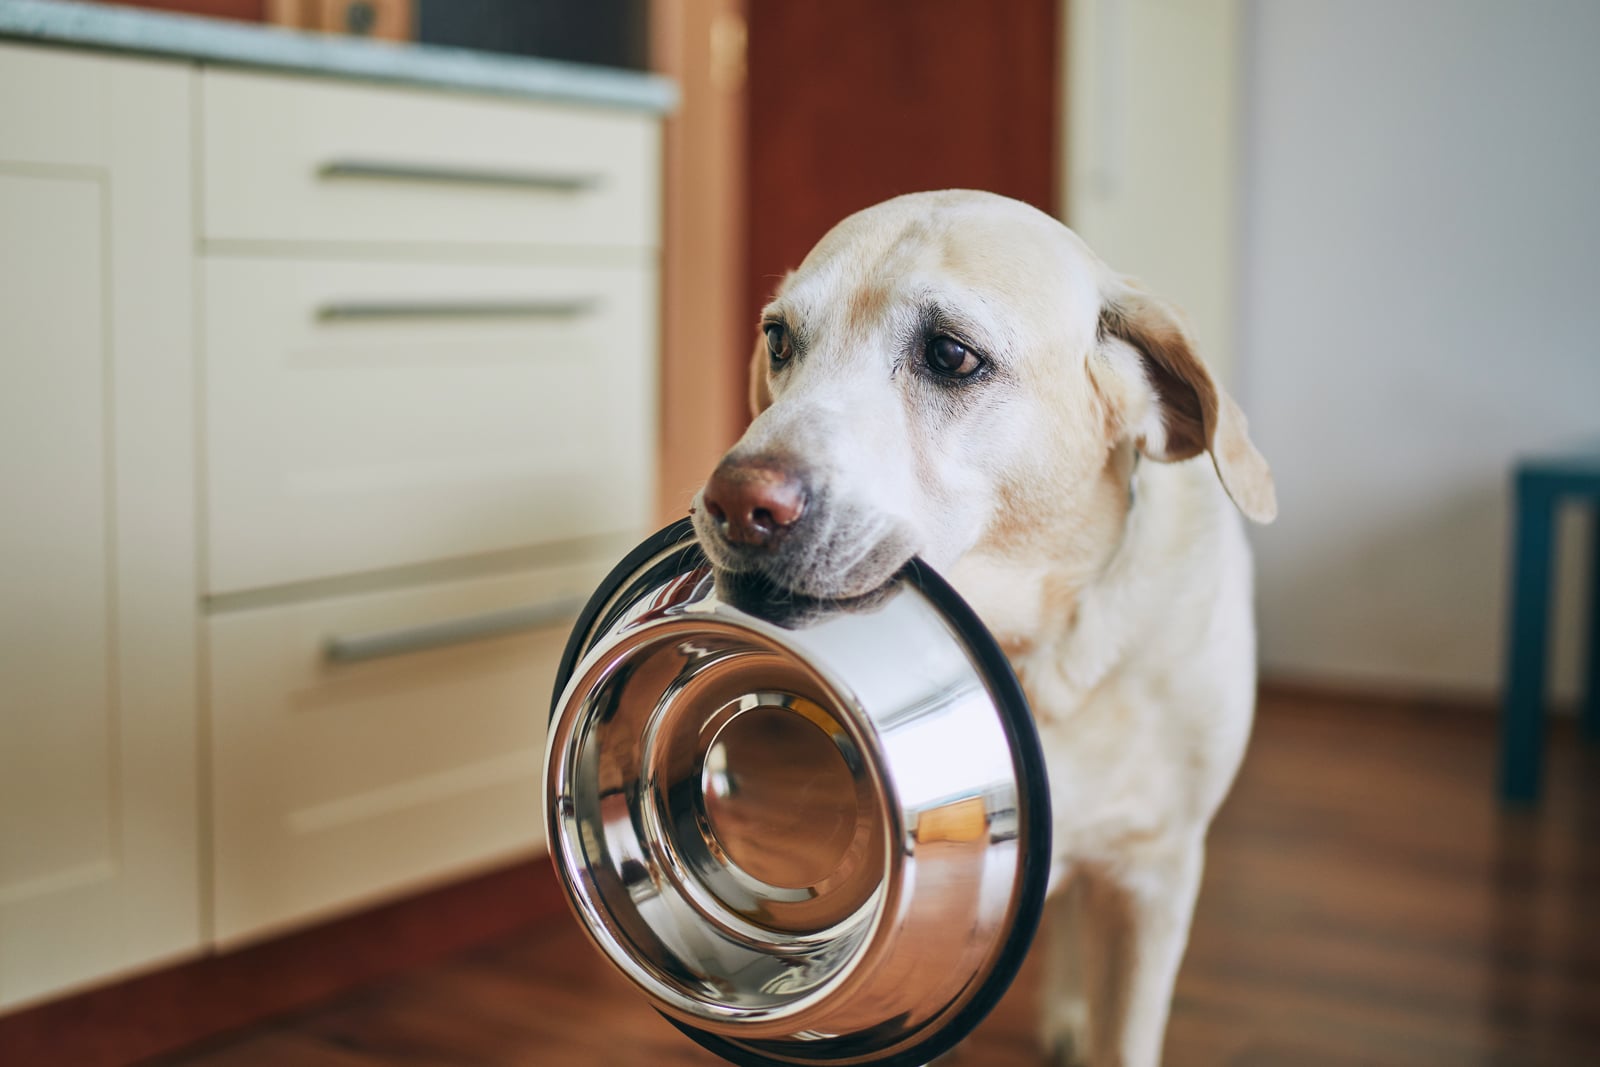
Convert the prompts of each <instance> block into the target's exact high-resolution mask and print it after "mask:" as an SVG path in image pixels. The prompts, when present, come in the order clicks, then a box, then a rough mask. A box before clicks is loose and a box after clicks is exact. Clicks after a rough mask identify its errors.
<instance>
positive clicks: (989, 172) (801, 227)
mask: <svg viewBox="0 0 1600 1067" xmlns="http://www.w3.org/2000/svg"><path fill="white" fill-rule="evenodd" d="M1060 2H1061V0H1003V2H996V0H870V2H862V0H806V2H805V3H754V4H751V5H750V9H749V22H750V28H749V41H750V44H749V72H750V81H749V161H750V163H749V174H750V181H749V194H748V195H749V208H748V214H749V219H750V224H749V264H748V267H749V269H748V271H747V277H748V278H749V290H748V293H747V299H746V308H747V312H748V322H749V323H750V330H749V336H750V338H751V340H752V342H753V340H754V337H755V321H756V318H755V316H756V314H757V313H758V311H759V309H760V307H761V306H762V304H764V303H765V302H766V301H767V299H768V298H769V297H770V296H771V294H772V291H773V288H774V287H775V286H776V284H777V281H778V279H779V278H780V277H781V276H782V274H783V272H784V271H786V270H788V269H789V268H791V267H794V266H796V265H797V264H798V263H799V262H800V260H801V259H802V258H803V257H804V256H805V254H806V252H807V251H809V250H810V248H811V246H812V245H813V244H815V243H816V241H817V239H818V238H819V237H821V236H822V235H823V233H825V232H826V231H827V230H828V229H829V227H831V226H832V225H833V224H834V223H836V222H838V221H839V220H840V219H842V218H843V217H844V216H846V215H848V214H850V213H851V212H853V211H856V210H859V209H860V208H864V207H867V206H869V205H871V204H874V203H876V202H878V201H880V200H884V199H887V198H888V197H891V196H896V195H898V194H900V193H909V192H916V191H919V190H924V189H946V188H971V189H987V190H990V191H991V192H996V193H1002V194H1004V195H1006V196H1013V197H1016V198H1018V199H1020V200H1025V201H1027V202H1029V203H1031V204H1034V205H1035V206H1037V207H1040V208H1042V209H1044V210H1046V211H1050V210H1052V209H1053V208H1054V206H1055V203H1054V202H1055V195H1056V189H1057V182H1056V177H1055V171H1056V160H1057V151H1056V141H1057V120H1056V114H1057V102H1058V98H1059V96H1060V90H1059V81H1058V77H1057V47H1058V42H1059V38H1058V31H1057V25H1058V23H1057V20H1058V18H1059V8H1060ZM745 354H746V355H748V350H746V352H745ZM739 373H740V374H742V373H743V369H742V368H740V370H739Z"/></svg>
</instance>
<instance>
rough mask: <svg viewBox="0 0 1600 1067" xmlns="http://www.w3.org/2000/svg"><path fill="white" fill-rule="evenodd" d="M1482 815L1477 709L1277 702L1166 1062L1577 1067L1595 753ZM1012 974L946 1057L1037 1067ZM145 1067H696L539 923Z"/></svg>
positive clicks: (1484, 774)
mask: <svg viewBox="0 0 1600 1067" xmlns="http://www.w3.org/2000/svg"><path fill="white" fill-rule="evenodd" d="M1552 748H1553V752H1552V761H1551V767H1550V773H1549V782H1548V788H1547V794H1546V797H1545V802H1544V804H1543V806H1542V807H1541V809H1540V810H1539V811H1537V812H1521V813H1512V814H1503V813H1501V812H1500V811H1499V810H1497V808H1496V806H1495V804H1494V803H1493V798H1492V795H1491V788H1490V786H1491V783H1492V781H1493V770H1494V723H1493V719H1492V718H1491V717H1489V716H1482V715H1474V714H1472V713H1469V712H1461V711H1452V710H1443V709H1430V708H1427V707H1418V706H1410V705H1397V704H1392V703H1390V704H1375V703H1370V702H1363V701H1357V700H1352V699H1344V698H1336V697H1318V696H1313V695H1304V694H1302V695H1295V694H1292V693H1278V694H1276V695H1272V696H1269V697H1268V698H1266V699H1264V701H1263V705H1262V714H1261V717H1260V721H1259V724H1258V727H1257V731H1256V736H1255V739H1254V742H1253V744H1252V748H1251V751H1250V756H1249V758H1248V760H1247V762H1246V766H1245V770H1244V772H1243V774H1242V776H1241V778H1240V781H1239V783H1238V786H1237V787H1236V789H1235V791H1234V794H1233V796H1232V797H1231V798H1230V800H1229V802H1228V804H1227V806H1226V808H1225V809H1224V811H1223V813H1222V815H1221V817H1220V819H1219V820H1218V823H1217V825H1216V827H1215V828H1214V830H1213V832H1212V837H1211V852H1210V859H1209V866H1208V870H1207V874H1206V881H1205V888H1204V891H1203V893H1202V897H1201V902H1200V910H1199V914H1198V916H1197V919H1196V924H1195V931H1194V936H1193V939H1192V941H1191V943H1190V949H1189V954H1188V957H1187V959H1186V961H1185V963H1184V967H1183V973H1182V976H1181V979H1180V981H1179V986H1178V992H1177V999H1176V1002H1175V1004H1174V1008H1173V1019H1172V1025H1171V1029H1170V1031H1169V1034H1168V1041H1167V1053H1166V1061H1165V1062H1166V1064H1167V1067H1223V1065H1226V1067H1269V1065H1287V1067H1335V1065H1337V1067H1350V1065H1373V1067H1423V1065H1429V1067H1434V1065H1437V1067H1479V1065H1482V1067H1588V1065H1594V1064H1600V757H1597V755H1596V753H1595V752H1594V751H1593V750H1585V749H1583V748H1582V746H1581V745H1580V744H1579V743H1578V742H1577V740H1576V736H1575V733H1574V732H1573V731H1570V730H1567V729H1565V728H1561V729H1558V730H1557V731H1556V737H1555V740H1554V742H1553V745H1552ZM1036 982H1037V969H1036V968H1035V967H1034V966H1033V965H1032V964H1030V965H1029V966H1028V968H1027V969H1025V971H1024V973H1023V975H1022V977H1021V979H1020V980H1019V981H1018V983H1017V985H1016V987H1015V988H1014V989H1013V991H1012V992H1011V994H1010V995H1009V996H1008V997H1007V998H1006V1000H1005V1001H1004V1002H1003V1003H1002V1004H1001V1005H1000V1007H999V1008H998V1009H997V1010H996V1011H995V1013H994V1014H993V1015H992V1016H991V1017H990V1019H989V1020H988V1021H986V1022H985V1023H984V1025H983V1026H982V1027H981V1028H980V1029H979V1030H978V1032H977V1033H976V1034H975V1035H974V1036H973V1037H972V1038H971V1039H970V1040H969V1041H968V1042H967V1043H966V1044H965V1045H963V1046H962V1048H961V1049H959V1050H958V1055H957V1056H956V1057H955V1058H954V1059H953V1060H952V1061H951V1062H952V1063H953V1064H954V1065H955V1067H960V1065H962V1064H970V1065H979V1067H1038V1065H1040V1064H1042V1063H1043V1060H1042V1058H1040V1057H1039V1056H1038V1054H1037V1053H1036V1052H1035V1050H1034V1045H1033V998H1034V995H1035V986H1036ZM165 1062H166V1063H167V1064H168V1065H169V1067H178V1065H181V1067H265V1065H273V1067H374V1065H378V1064H405V1065H408V1067H510V1065H538V1067H639V1065H652V1067H653V1065H661V1067H691V1065H700V1067H712V1065H714V1064H716V1063H719V1062H721V1061H719V1060H716V1059H715V1058H713V1057H711V1056H710V1055H708V1054H706V1053H703V1052H701V1051H699V1050H698V1049H697V1048H695V1047H694V1046H692V1045H691V1044H690V1043H689V1042H688V1041H687V1040H685V1039H684V1038H682V1037H681V1036H679V1035H678V1034H677V1033H676V1032H675V1031H674V1030H672V1029H671V1028H670V1027H668V1026H667V1024H666V1023H664V1022H662V1021H661V1020H660V1019H659V1018H657V1017H656V1016H655V1015H654V1014H653V1013H652V1012H651V1011H650V1010H649V1009H648V1008H646V1007H645V1006H644V1004H643V1003H642V1001H641V1000H640V999H639V998H638V997H637V996H636V995H635V994H634V993H633V992H632V990H631V989H630V987H628V986H627V985H626V984H625V983H624V982H623V981H622V980H621V979H620V978H618V977H616V976H615V975H614V974H612V973H611V972H610V970H609V969H608V967H607V965H606V964H604V963H603V962H602V960H601V959H600V957H599V956H598V955H597V954H596V952H595V951H594V950H593V949H591V948H590V947H589V945H588V944H587V943H586V942H585V941H584V940H583V939H582V937H581V935H580V934H579V933H578V931H577V929H576V927H575V926H574V925H573V924H572V923H571V922H569V921H566V920H564V919H563V920H562V921H559V922H556V923H548V924H545V925H542V926H539V927H536V928H531V929H528V930H526V931H524V932H521V933H519V934H516V935H514V936H510V937H506V938H503V939H501V940H499V941H496V942H494V943H491V944H489V945H486V946H484V947H482V948H479V949H474V950H472V951H470V952H467V953H465V954H461V955H458V956H455V957H452V958H449V959H447V960H445V961H443V962H441V963H438V964H435V965H431V966H427V967H424V968H421V969H418V970H415V971H411V972H408V973H405V974H402V975H399V976H396V977H394V978H391V979H388V980H386V981H384V982H382V983H380V984H377V985H373V986H370V987H368V988H365V989H362V990H360V991H357V992H356V993H353V994H349V995H345V996H343V997H341V998H339V999H336V1000H333V1001H331V1002H329V1003H326V1004H324V1005H322V1006H320V1007H317V1008H315V1009H313V1010H310V1011H307V1012H304V1013H302V1014H299V1015H297V1016H294V1017H290V1018H287V1019H282V1020H279V1021H276V1022H274V1023H271V1024H267V1025H262V1026H258V1027H255V1028H253V1029H251V1030H247V1031H244V1032H242V1033H239V1034H236V1035H233V1036H231V1037H229V1038H227V1039H224V1040H222V1041H220V1042H215V1043H212V1044H211V1045H209V1046H206V1047H204V1048H201V1049H197V1050H192V1051H191V1052H189V1053H187V1054H185V1055H183V1056H180V1057H177V1058H174V1059H169V1060H167V1061H165Z"/></svg>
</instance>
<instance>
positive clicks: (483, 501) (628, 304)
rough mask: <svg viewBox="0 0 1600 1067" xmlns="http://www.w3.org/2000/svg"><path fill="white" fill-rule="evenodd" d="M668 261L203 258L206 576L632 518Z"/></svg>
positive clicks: (641, 500) (401, 560) (489, 543)
mask: <svg viewBox="0 0 1600 1067" xmlns="http://www.w3.org/2000/svg"><path fill="white" fill-rule="evenodd" d="M654 290H655V272H654V270H653V268H648V267H644V266H636V267H593V266H589V267H581V266H567V267H508V266H482V265H469V264H414V263H395V262H382V261H370V262H325V261H316V260H295V259H250V258H232V257H220V256H216V257H209V258H208V259H207V262H206V295H207V314H206V320H207V325H206V356H205V358H206V381H207V404H206V420H207V431H206V436H207V441H208V449H207V468H208V474H207V482H208V490H209V492H208V508H209V513H210V514H209V525H210V530H211V543H210V591H211V592H213V593H225V592H237V591H240V590H244V589H252V588H260V587H264V586H272V585H279V584H284V583H289V582H296V581H305V580H310V579H316V578H325V577H330V576H335V575H341V574H347V573H354V572H361V571H371V570H376V569H380V568H386V567H394V566H401V565H408V564H414V563H420V562H427V561H431V560H436V559H442V558H448V557H459V556H467V555H472V554H477V553H484V552H492V551H501V550H505V549H511V548H516V547H520V546H524V545H528V544H533V543H537V542H548V541H560V540H573V539H582V538H587V537H591V536H595V535H599V534H609V533H625V534H638V533H642V532H643V531H644V528H645V527H646V526H647V525H648V524H649V522H650V519H651V508H652V503H653V499H652V498H653V495H654V494H653V484H652V483H653V479H654V471H655V458H654V457H655V403H656V399H655V398H656V387H655V377H656V376H655V345H654V338H655V335H656V330H655V322H654V316H653V314H652V310H651V309H652V308H653V307H654V299H655V297H654Z"/></svg>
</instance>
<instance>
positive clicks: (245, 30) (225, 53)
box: [0, 0, 678, 114]
mask: <svg viewBox="0 0 1600 1067" xmlns="http://www.w3.org/2000/svg"><path fill="white" fill-rule="evenodd" d="M0 39H10V40H21V41H39V42H45V43H49V44H57V45H71V46H76V47H80V48H92V49H99V50H103V51H112V52H121V53H125V54H133V55H147V56H160V57H163V58H170V59H184V60H190V61H194V62H200V63H216V64H220V65H224V66H231V67H249V68H254V69H257V70H279V71H293V72H296V73H302V74H318V75H328V76H332V77H340V78H351V79H356V80H360V81H372V82H384V83H388V84H393V85H411V86H423V87H431V88H441V89H458V90H463V91H467V92H480V93H493V94H496V95H500V96H516V97H524V98H530V99H538V100H554V101H560V102H563V103H574V104H592V105H598V106H603V107H617V108H628V109H632V110H639V111H650V112H655V113H657V114H661V113H665V112H668V111H671V110H672V109H673V108H674V107H676V106H677V103H678V89H677V86H676V85H674V84H673V82H672V81H670V80H669V79H667V78H662V77H659V76H657V75H654V74H642V73H639V72H637V71H630V70H617V69H611V68H607V67H590V66H584V65H582V64H578V63H564V62H559V61H556V60H549V59H533V58H523V57H518V56H506V55H499V54H496V53H492V52H475V51H471V50H468V49H464V48H442V47H439V46H437V45H425V44H396V43H391V42H385V41H363V40H356V39H353V38H347V37H340V36H336V35H332V34H320V33H307V32H304V31H300V30H291V29H284V28H282V27H277V26H257V25H252V24H249V23H239V22H229V21H227V20H224V19H211V18H202V17H199V16H195V15H177V14H170V13H167V12H158V11H146V10H141V9H137V8H125V7H108V6H101V5H98V4H83V3H69V2H64V0H0Z"/></svg>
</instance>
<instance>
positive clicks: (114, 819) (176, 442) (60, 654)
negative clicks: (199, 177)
mask: <svg viewBox="0 0 1600 1067" xmlns="http://www.w3.org/2000/svg"><path fill="white" fill-rule="evenodd" d="M191 91H192V86H191V76H190V74H189V73H188V72H187V71H186V70H184V69H182V68H179V67H174V66H167V65H163V64H156V63H144V62H138V61H131V60H119V59H103V58H86V57H82V56H73V55H68V54H62V53H55V52H43V51H38V52H36V51H32V50H28V49H22V48H15V47H11V46H0V356H3V359H0V376H3V381H0V499H4V500H5V501H6V518H5V520H4V521H3V522H0V1007H6V1006H11V1005H15V1004H19V1003H22V1002H25V1001H30V1000H33V999H36V998H39V997H43V996H46V995H49V994H51V993H55V992H59V991H62V990H65V989H68V988H71V987H74V986H78V985H82V984H84V983H87V982H90V981H95V980H99V979H102V978H105V977H108V976H110V975H113V974H116V973H119V972H122V971H126V970H129V969H132V968H137V967H140V966H145V965H148V964H151V963H153V962H156V961H159V960H161V959H164V958H168V957H172V956H174V955H178V954H182V953H184V952H186V951H191V950H193V949H195V948H196V947H197V946H198V944H199V941H200V932H201V931H200V903H199V870H198V863H197V853H198V848H197V838H198V814H197V798H196V751H195V744H196V732H197V709H196V697H197V694H196V691H195V690H196V677H197V676H196V653H195V648H196V641H197V630H196V625H197V617H196V612H197V589H196V577H195V569H194V558H195V522H196V515H195V507H194V484H195V483H194V479H195V466H194V415H193V411H194V380H193V370H194V366H193V345H192V338H191V321H192V299H193V298H192V286H193V275H192V271H191V268H190V264H191V256H192V241H193V230H192V227H191V225H190V218H191V204H190V199H189V198H190V194H191V187H190V183H189V179H188V175H189V172H190V165H189V158H190V157H189V107H190V100H191ZM45 99H47V100H50V101H51V104H52V106H51V107H50V108H48V109H41V108H40V107H38V101H40V100H45Z"/></svg>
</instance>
